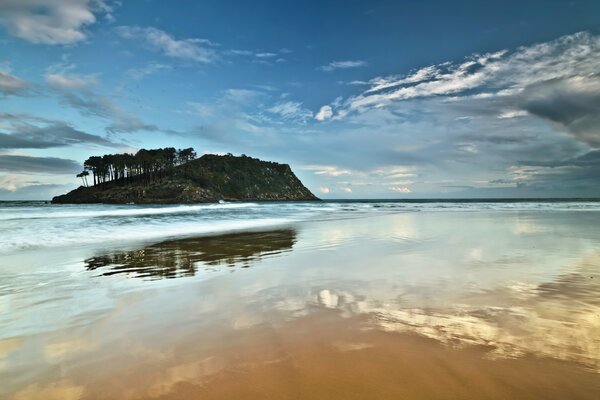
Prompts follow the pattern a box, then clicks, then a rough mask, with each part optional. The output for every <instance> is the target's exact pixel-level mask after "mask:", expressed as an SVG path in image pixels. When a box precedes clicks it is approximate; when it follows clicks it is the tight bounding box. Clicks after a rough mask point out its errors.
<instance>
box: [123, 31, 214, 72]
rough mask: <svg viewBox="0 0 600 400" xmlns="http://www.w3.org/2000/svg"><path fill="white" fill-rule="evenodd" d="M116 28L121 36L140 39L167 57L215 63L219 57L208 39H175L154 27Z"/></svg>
mask: <svg viewBox="0 0 600 400" xmlns="http://www.w3.org/2000/svg"><path fill="white" fill-rule="evenodd" d="M116 29H117V33H118V34H119V35H120V36H121V37H123V38H125V39H131V40H140V41H142V42H143V43H145V44H146V45H147V46H148V47H149V48H150V49H152V50H154V51H157V52H159V53H162V54H163V55H164V56H166V57H171V58H176V59H180V60H185V61H193V62H198V63H203V64H210V63H214V62H216V61H217V60H218V58H219V56H218V53H217V51H216V50H215V49H214V48H213V47H212V46H213V44H212V43H211V42H210V41H209V40H207V39H197V38H191V39H175V38H174V37H173V36H171V35H170V34H168V33H167V32H164V31H161V30H160V29H157V28H152V27H148V28H143V27H139V26H120V27H118V28H116Z"/></svg>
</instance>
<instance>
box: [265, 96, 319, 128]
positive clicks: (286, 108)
mask: <svg viewBox="0 0 600 400" xmlns="http://www.w3.org/2000/svg"><path fill="white" fill-rule="evenodd" d="M267 111H268V112H270V113H272V114H278V115H279V116H280V117H281V118H283V119H284V120H289V121H296V122H301V123H305V122H306V120H308V119H310V118H312V116H313V113H312V111H310V110H307V109H306V108H303V107H302V103H299V102H296V101H286V102H284V103H278V104H275V105H274V106H273V107H271V108H269V109H267Z"/></svg>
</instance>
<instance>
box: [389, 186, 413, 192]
mask: <svg viewBox="0 0 600 400" xmlns="http://www.w3.org/2000/svg"><path fill="white" fill-rule="evenodd" d="M388 190H391V191H392V192H398V193H412V190H410V189H409V188H407V187H406V186H392V187H390V188H388Z"/></svg>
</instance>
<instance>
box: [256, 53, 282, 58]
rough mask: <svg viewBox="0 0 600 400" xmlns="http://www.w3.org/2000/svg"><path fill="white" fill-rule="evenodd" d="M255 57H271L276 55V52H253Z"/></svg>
mask: <svg viewBox="0 0 600 400" xmlns="http://www.w3.org/2000/svg"><path fill="white" fill-rule="evenodd" d="M254 56H255V57H258V58H273V57H277V54H276V53H268V52H263V53H256V54H254Z"/></svg>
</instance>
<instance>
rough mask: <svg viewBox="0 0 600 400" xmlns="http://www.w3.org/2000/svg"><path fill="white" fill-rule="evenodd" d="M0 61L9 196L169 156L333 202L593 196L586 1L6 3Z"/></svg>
mask: <svg viewBox="0 0 600 400" xmlns="http://www.w3.org/2000/svg"><path fill="white" fill-rule="evenodd" d="M0 49H1V51H0V199H49V198H51V197H52V196H53V195H56V194H60V193H62V192H65V191H66V190H69V189H71V188H74V187H76V186H77V184H78V181H77V179H76V178H75V177H74V175H75V174H76V173H77V172H79V170H80V169H81V163H82V161H83V160H84V159H86V158H87V157H88V156H90V155H101V154H106V153H114V152H135V151H136V150H137V149H139V148H141V147H146V148H152V147H165V146H174V147H189V146H193V147H195V148H196V149H197V151H198V152H199V153H207V152H208V153H227V152H231V153H234V154H242V153H244V154H247V155H251V156H255V157H260V158H263V159H268V160H274V161H279V162H285V163H289V164H290V165H291V166H292V168H293V170H294V171H295V172H296V173H297V175H298V176H299V177H300V178H301V179H302V181H303V182H305V184H306V185H307V186H308V187H309V188H310V189H311V190H312V191H313V192H315V194H317V195H318V196H321V197H323V198H423V197H521V196H527V197H529V196H542V197H544V196H558V197H585V196H599V195H600V189H599V188H600V185H598V184H599V183H600V150H599V148H600V3H598V2H595V1H572V2H565V1H556V2H553V1H539V2H538V1H530V2H527V1H519V2H511V1H509V2H497V3H496V4H490V2H476V1H472V2H458V1H440V2H435V1H428V2H408V1H406V2H392V1H389V2H384V1H382V2H376V1H368V2H367V1H330V2H324V1H319V2H317V1H315V2H291V1H290V2H287V1H286V2H282V1H253V2H246V1H237V2H234V1H203V2H189V1H169V2H165V1H120V2H117V1H110V0H55V1H44V0H0Z"/></svg>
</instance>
